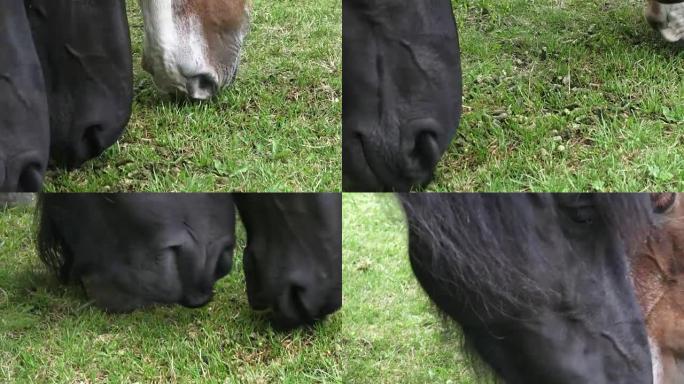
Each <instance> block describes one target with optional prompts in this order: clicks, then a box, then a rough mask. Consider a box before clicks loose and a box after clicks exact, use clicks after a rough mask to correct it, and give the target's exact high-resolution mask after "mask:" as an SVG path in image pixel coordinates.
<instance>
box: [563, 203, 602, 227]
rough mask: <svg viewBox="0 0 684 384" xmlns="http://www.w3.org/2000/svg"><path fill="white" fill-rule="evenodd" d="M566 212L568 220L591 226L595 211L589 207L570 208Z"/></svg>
mask: <svg viewBox="0 0 684 384" xmlns="http://www.w3.org/2000/svg"><path fill="white" fill-rule="evenodd" d="M568 211H569V212H568V214H569V215H570V219H572V221H574V222H576V223H580V224H591V223H592V222H593V221H594V218H595V216H596V211H595V210H594V207H591V206H582V207H576V208H570V209H569V210H568Z"/></svg>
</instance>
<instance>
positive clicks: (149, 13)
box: [139, 0, 220, 99]
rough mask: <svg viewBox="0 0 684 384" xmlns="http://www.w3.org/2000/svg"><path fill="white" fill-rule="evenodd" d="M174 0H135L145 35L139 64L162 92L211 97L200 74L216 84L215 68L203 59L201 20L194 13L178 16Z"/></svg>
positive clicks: (205, 48)
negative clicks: (150, 75)
mask: <svg viewBox="0 0 684 384" xmlns="http://www.w3.org/2000/svg"><path fill="white" fill-rule="evenodd" d="M173 3H174V0H139V4H140V8H141V9H142V13H143V18H144V25H145V38H144V44H143V45H144V47H143V49H144V58H143V63H144V64H143V66H144V68H145V70H147V71H148V72H151V73H152V74H153V76H154V81H155V83H156V85H157V87H159V89H161V90H162V91H163V92H167V93H172V92H175V91H180V92H182V93H187V94H188V95H189V96H190V97H192V98H195V99H206V98H208V97H211V96H212V94H213V91H215V89H213V90H212V88H211V87H206V86H199V85H206V84H205V83H206V81H205V80H200V79H201V78H202V77H204V79H206V80H210V81H211V82H213V83H214V84H219V83H220V79H219V78H218V77H219V76H218V74H217V71H216V70H215V69H214V68H212V65H211V63H210V62H209V60H208V59H207V57H208V55H207V43H206V39H205V37H204V32H203V29H202V23H201V21H200V20H199V19H198V17H197V16H196V15H189V16H187V17H178V15H176V12H175V10H174V6H173Z"/></svg>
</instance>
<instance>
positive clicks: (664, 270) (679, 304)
mask: <svg viewBox="0 0 684 384" xmlns="http://www.w3.org/2000/svg"><path fill="white" fill-rule="evenodd" d="M667 195H669V194H658V196H656V197H655V198H654V199H653V202H654V204H655V207H656V208H657V207H658V203H659V202H660V203H662V202H664V201H667V200H668V199H669V198H668V196H667ZM683 199H684V194H679V195H677V196H676V198H675V201H674V203H672V206H671V207H669V208H668V209H667V210H666V211H665V212H664V213H662V216H663V219H664V221H663V222H662V223H661V224H660V225H658V226H657V227H655V228H653V229H652V230H651V232H650V233H649V236H648V238H647V240H646V241H645V242H644V243H643V244H642V247H641V249H640V250H639V251H638V252H637V253H636V254H635V258H634V260H633V262H632V276H633V279H634V285H635V288H636V293H637V296H638V298H639V302H640V304H641V308H642V310H643V312H644V317H645V319H646V326H647V329H648V333H649V335H650V336H651V338H652V339H653V341H654V342H655V344H656V345H657V346H658V347H659V348H660V351H661V360H662V365H663V371H664V375H663V378H664V381H663V383H668V384H675V383H679V381H678V380H681V377H680V376H678V374H677V367H676V364H677V360H679V361H682V360H684V200H683ZM680 364H681V363H680Z"/></svg>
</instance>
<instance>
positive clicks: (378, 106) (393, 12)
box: [342, 0, 684, 192]
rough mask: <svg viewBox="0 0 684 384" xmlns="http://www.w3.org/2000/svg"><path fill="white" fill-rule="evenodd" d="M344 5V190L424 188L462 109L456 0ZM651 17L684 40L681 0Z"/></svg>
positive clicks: (665, 3) (651, 10) (671, 0)
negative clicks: (454, 4)
mask: <svg viewBox="0 0 684 384" xmlns="http://www.w3.org/2000/svg"><path fill="white" fill-rule="evenodd" d="M342 7H343V21H342V24H343V26H342V34H343V43H342V49H343V66H342V77H343V95H342V99H343V101H342V103H343V106H342V108H343V116H342V130H343V142H342V145H343V150H342V153H343V160H342V168H343V190H344V191H349V192H353V191H369V192H370V191H397V192H402V191H407V190H409V189H411V188H413V187H423V186H425V185H427V184H428V183H429V182H430V181H431V179H432V178H433V173H434V169H435V166H436V165H437V163H438V162H439V160H440V158H441V157H442V156H443V154H444V152H445V151H446V149H447V147H448V145H449V143H450V142H451V140H452V139H453V137H454V135H455V133H456V130H457V129H458V125H459V121H460V116H461V112H462V106H461V104H462V100H461V97H462V76H461V65H460V48H459V42H458V31H457V26H456V22H455V20H454V18H453V9H452V3H451V1H450V0H431V1H412V2H397V1H394V2H392V1H383V0H371V1H362V0H343V1H342ZM646 18H647V20H648V21H649V23H650V24H651V25H653V26H654V28H656V29H658V30H660V31H661V33H662V34H663V36H664V37H665V38H666V39H667V40H670V41H675V40H682V39H683V37H684V2H682V0H661V1H655V0H648V1H647V2H646ZM682 41H684V40H682Z"/></svg>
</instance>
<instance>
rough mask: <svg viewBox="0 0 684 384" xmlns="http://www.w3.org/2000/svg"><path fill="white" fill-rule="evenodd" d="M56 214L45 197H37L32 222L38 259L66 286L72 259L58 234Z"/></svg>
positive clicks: (41, 195)
mask: <svg viewBox="0 0 684 384" xmlns="http://www.w3.org/2000/svg"><path fill="white" fill-rule="evenodd" d="M58 213H59V208H58V207H56V206H55V204H46V195H44V194H39V195H38V201H37V203H36V212H35V216H34V220H33V221H34V233H36V238H35V244H36V250H37V253H38V257H39V258H40V261H41V262H42V263H43V264H44V265H45V266H46V267H47V268H48V270H49V271H50V272H51V273H52V274H54V275H55V277H57V279H58V280H59V281H60V282H61V283H64V284H66V283H68V282H69V281H70V280H71V270H72V267H73V263H74V258H73V255H72V253H71V251H70V250H69V247H68V246H67V244H66V243H65V242H64V239H63V238H62V236H61V234H60V231H59V225H58V224H57V223H55V220H54V218H55V217H58V216H57V215H58Z"/></svg>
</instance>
